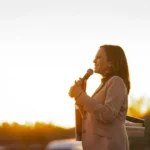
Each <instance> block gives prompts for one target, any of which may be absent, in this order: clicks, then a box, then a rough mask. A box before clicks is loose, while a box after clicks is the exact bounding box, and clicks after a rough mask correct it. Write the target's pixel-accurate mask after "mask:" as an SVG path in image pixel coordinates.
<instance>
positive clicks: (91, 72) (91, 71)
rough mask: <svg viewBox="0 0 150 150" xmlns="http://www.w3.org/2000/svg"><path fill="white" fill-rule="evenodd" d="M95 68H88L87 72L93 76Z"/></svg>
mask: <svg viewBox="0 0 150 150" xmlns="http://www.w3.org/2000/svg"><path fill="white" fill-rule="evenodd" d="M93 72H94V71H93V69H91V68H89V69H88V70H87V74H88V75H89V76H91V75H92V74H93Z"/></svg>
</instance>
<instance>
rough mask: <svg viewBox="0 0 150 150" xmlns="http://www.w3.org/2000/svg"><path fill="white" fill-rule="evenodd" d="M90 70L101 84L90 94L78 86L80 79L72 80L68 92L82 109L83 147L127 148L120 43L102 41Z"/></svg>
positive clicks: (92, 149)
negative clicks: (102, 43) (73, 82)
mask: <svg viewBox="0 0 150 150" xmlns="http://www.w3.org/2000/svg"><path fill="white" fill-rule="evenodd" d="M93 62H94V65H95V68H94V72H95V73H98V74H100V75H101V76H102V80H101V84H100V86H99V87H98V88H97V89H96V91H95V92H94V94H93V95H92V96H91V97H90V96H88V95H87V94H86V93H85V92H84V90H83V89H82V79H80V80H78V81H75V84H74V85H73V86H72V87H71V88H70V90H69V96H70V97H74V99H75V101H76V103H77V104H78V105H80V106H82V108H83V110H84V112H85V113H84V119H83V122H82V146H83V150H128V149H129V144H128V136H127V132H126V129H125V120H126V114H127V109H128V94H129V91H130V79H129V70H128V63H127V60H126V56H125V53H124V51H123V49H122V48H121V47H120V46H116V45H103V46H101V47H100V49H99V50H98V52H97V54H96V56H95V59H94V61H93Z"/></svg>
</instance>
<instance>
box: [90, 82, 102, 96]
mask: <svg viewBox="0 0 150 150" xmlns="http://www.w3.org/2000/svg"><path fill="white" fill-rule="evenodd" d="M103 86H104V83H101V84H100V86H99V87H98V88H97V89H96V91H95V92H94V93H93V95H92V97H93V96H94V95H95V94H96V93H98V92H99V90H100V89H101V88H102V87H103Z"/></svg>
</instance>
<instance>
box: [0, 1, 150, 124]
mask: <svg viewBox="0 0 150 150" xmlns="http://www.w3.org/2000/svg"><path fill="white" fill-rule="evenodd" d="M149 3H150V2H149V1H148V0H144V1H140V0H132V1H130V0H126V1H119V0H114V1H107V0H106V1H101V0H100V1H98V0H93V1H85V0H83V1H79V0H76V1H69V0H64V1H61V0H51V1H49V0H42V1H41V0H32V1H30V0H26V1H18V0H14V1H11V0H8V1H1V2H0V12H1V13H0V33H1V34H0V100H1V109H0V114H2V115H1V117H0V122H3V121H8V122H12V121H16V122H18V123H25V122H33V123H34V122H35V121H42V122H52V123H55V124H56V125H61V126H64V127H72V126H74V101H73V99H71V98H70V97H69V96H68V90H69V88H70V86H71V85H72V84H73V83H74V80H76V79H78V78H79V77H81V76H83V75H84V74H85V72H86V70H87V69H88V68H93V62H92V61H93V59H94V57H95V54H96V52H97V50H98V48H99V46H100V45H103V44H117V45H120V46H121V47H122V48H123V49H124V51H125V53H126V55H127V59H128V63H129V69H130V75H131V87H132V88H131V92H130V95H129V97H135V98H137V99H138V98H139V97H142V96H144V97H145V100H144V102H143V103H144V104H141V106H139V107H136V108H137V110H140V112H142V113H145V111H146V110H147V109H149V108H147V106H149V105H147V104H149V101H150V100H149V98H150V94H149V89H150V88H149V87H150V78H149V77H150V71H149V68H150V67H149V64H150V59H149V57H150V54H149V50H150V45H149V39H150V19H149V18H150V9H149ZM98 81H100V76H99V75H96V74H94V75H93V76H91V77H90V79H89V80H88V86H87V93H88V94H89V95H91V94H92V93H93V92H94V90H95V89H96V88H97V86H98V85H99V84H100V82H98ZM147 99H148V100H147ZM129 103H130V104H129V105H130V106H131V104H132V103H133V102H129Z"/></svg>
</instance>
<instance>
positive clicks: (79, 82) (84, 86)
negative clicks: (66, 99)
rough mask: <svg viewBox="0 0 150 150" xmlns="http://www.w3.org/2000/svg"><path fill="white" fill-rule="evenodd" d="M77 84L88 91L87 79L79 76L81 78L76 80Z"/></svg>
mask: <svg viewBox="0 0 150 150" xmlns="http://www.w3.org/2000/svg"><path fill="white" fill-rule="evenodd" d="M75 85H78V86H80V87H81V88H82V89H83V91H84V92H85V91H86V81H85V80H83V79H82V78H79V80H76V81H75Z"/></svg>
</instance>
